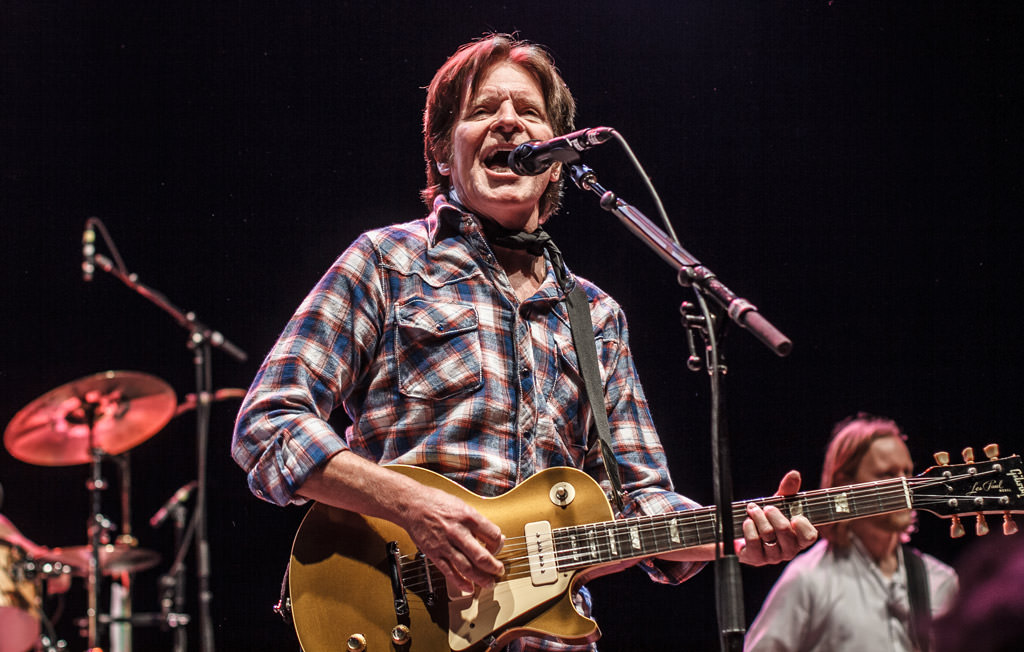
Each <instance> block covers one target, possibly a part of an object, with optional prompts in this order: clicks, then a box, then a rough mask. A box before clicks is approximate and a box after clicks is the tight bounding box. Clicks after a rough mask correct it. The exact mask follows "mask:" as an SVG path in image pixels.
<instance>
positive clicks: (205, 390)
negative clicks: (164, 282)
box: [95, 254, 248, 652]
mask: <svg viewBox="0 0 1024 652" xmlns="http://www.w3.org/2000/svg"><path fill="white" fill-rule="evenodd" d="M95 264H96V265H97V266H98V267H100V268H101V269H102V270H103V271H105V272H109V273H110V274H112V275H113V276H115V277H116V278H117V279H118V280H120V281H121V282H122V283H124V284H125V285H127V286H128V287H129V288H131V289H132V290H134V291H135V292H137V293H139V294H141V295H142V296H143V297H145V298H146V299H148V300H149V301H151V302H152V303H154V304H156V305H157V306H158V307H159V308H161V309H163V310H164V311H165V312H167V313H168V314H170V315H171V317H173V318H174V320H175V321H176V322H178V325H179V326H181V327H182V328H184V329H186V330H187V331H188V332H189V338H188V348H189V349H190V350H191V351H192V363H193V366H194V368H195V381H196V397H197V398H196V460H197V474H196V479H197V482H198V485H197V490H196V505H195V509H194V511H193V513H192V525H193V526H194V531H193V535H194V538H195V544H196V558H197V564H196V566H197V568H196V577H197V581H198V585H199V634H200V637H199V640H200V650H201V651H202V652H213V650H214V641H213V621H212V619H211V617H210V603H211V602H212V600H213V595H212V593H211V592H210V545H209V541H208V540H207V527H206V521H207V510H206V487H207V482H206V468H207V448H208V439H209V432H210V407H211V401H212V376H213V371H212V367H211V362H210V352H211V349H212V348H213V347H217V348H219V349H221V350H222V351H224V352H225V353H227V354H228V355H230V356H231V357H232V358H234V359H235V360H238V361H239V362H244V361H245V360H246V358H247V357H248V356H247V355H246V353H245V352H244V351H242V350H241V349H240V348H238V347H237V346H235V345H234V344H232V343H231V342H230V341H228V340H227V339H226V338H225V337H224V336H223V335H222V334H221V333H220V332H218V331H215V330H213V329H211V328H209V327H208V326H206V325H205V324H203V323H202V322H201V321H199V319H198V318H197V317H196V314H195V313H194V312H184V311H182V310H181V309H179V308H178V307H177V306H175V305H174V304H172V303H171V302H170V301H168V300H167V298H166V297H165V296H164V295H162V294H160V293H159V292H157V291H156V290H154V289H152V288H150V287H148V286H146V285H144V284H143V283H141V282H140V281H139V278H138V275H136V274H129V273H127V272H126V271H124V270H123V269H121V267H119V266H116V265H115V264H114V263H113V262H112V261H111V260H110V259H109V258H107V257H106V256H103V255H102V254H95ZM179 556H180V555H179Z"/></svg>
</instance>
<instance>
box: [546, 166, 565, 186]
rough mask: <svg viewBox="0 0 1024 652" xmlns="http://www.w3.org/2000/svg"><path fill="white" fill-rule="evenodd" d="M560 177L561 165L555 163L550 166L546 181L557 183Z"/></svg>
mask: <svg viewBox="0 0 1024 652" xmlns="http://www.w3.org/2000/svg"><path fill="white" fill-rule="evenodd" d="M561 176H562V164H561V163H555V164H554V165H552V166H551V171H550V176H549V177H548V180H549V182H550V183H554V182H555V181H558V179H559V178H560V177H561Z"/></svg>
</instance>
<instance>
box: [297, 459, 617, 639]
mask: <svg viewBox="0 0 1024 652" xmlns="http://www.w3.org/2000/svg"><path fill="white" fill-rule="evenodd" d="M388 468H389V469H392V470H394V471H395V472H397V473H402V474H404V475H407V476H409V477H411V478H413V479H415V480H417V481H418V482H420V483H422V484H425V485H427V486H430V487H434V488H436V489H441V490H443V491H445V492H447V493H449V494H452V495H455V496H457V497H459V498H461V499H462V500H464V501H465V502H466V503H468V504H469V505H470V506H472V507H474V508H475V509H477V510H478V511H479V512H480V513H481V514H483V515H484V516H485V517H487V518H488V519H490V520H491V521H493V522H494V523H495V524H497V525H498V526H499V527H500V528H501V531H502V532H503V533H504V534H505V536H506V539H507V540H508V541H509V542H511V541H513V540H516V538H518V540H519V541H523V540H524V539H523V537H524V536H525V531H524V530H525V528H526V526H527V524H530V523H536V522H542V521H546V522H548V523H550V526H551V528H552V529H554V528H559V527H567V526H572V525H581V524H587V523H598V522H603V521H609V520H611V519H612V518H613V514H612V510H611V506H610V505H609V504H608V500H607V499H606V498H605V495H604V492H603V491H602V490H601V487H600V486H599V485H598V484H597V483H596V482H594V480H593V479H591V478H590V477H589V476H588V475H586V474H585V473H583V472H581V471H577V470H575V469H570V468H562V467H559V468H554V469H548V470H546V471H543V472H541V473H538V474H536V475H534V476H532V477H530V478H529V479H527V480H526V481H525V482H524V483H523V484H521V485H519V486H517V487H515V488H514V489H513V490H512V491H510V492H508V493H506V494H504V495H502V496H499V497H496V498H484V497H481V496H478V495H476V494H474V493H472V492H470V491H467V490H466V489H464V488H462V487H461V486H459V485H457V484H455V483H454V482H452V481H451V480H448V479H447V478H445V477H443V476H441V475H439V474H436V473H434V472H432V471H428V470H425V469H421V468H417V467H410V466H390V467H388ZM555 488H568V489H569V490H570V493H571V495H572V499H571V500H570V501H568V502H567V504H564V505H562V504H558V503H559V502H560V501H559V500H558V499H557V498H556V497H555V495H554V494H555ZM561 502H565V501H564V500H563V501H561ZM389 542H395V543H397V546H398V549H399V551H400V554H401V556H402V557H403V558H404V559H405V560H406V561H407V562H411V560H413V559H414V558H415V555H416V553H417V552H418V551H417V549H416V547H415V545H414V544H413V542H412V539H411V538H410V537H409V535H408V534H407V533H406V532H405V531H404V530H402V529H401V528H400V527H398V526H397V525H395V524H393V523H391V522H390V521H386V520H383V519H377V518H370V517H365V516H362V515H360V514H356V513H353V512H349V511H346V510H342V509H337V508H334V507H329V506H327V505H324V504H321V503H316V504H314V505H313V507H312V508H310V510H309V512H308V513H307V514H306V517H305V518H304V519H303V521H302V524H301V525H300V526H299V530H298V532H297V533H296V535H295V542H294V544H293V546H292V554H291V571H290V580H289V589H290V592H291V600H292V612H293V614H294V621H295V630H296V633H297V635H298V638H299V643H300V645H301V646H302V649H303V650H304V651H305V652H326V651H328V650H329V651H331V652H337V651H339V650H348V649H355V650H359V649H365V650H367V652H379V651H392V650H397V651H403V652H405V651H407V652H438V651H439V650H453V651H455V652H461V651H462V650H483V649H486V648H487V646H488V645H490V644H493V645H499V646H500V645H504V644H506V643H507V642H509V641H511V640H513V639H515V638H518V637H520V636H523V635H526V634H529V633H535V634H537V635H540V636H543V637H547V638H560V639H563V640H565V641H571V642H584V641H590V640H595V639H597V638H598V637H599V636H600V632H599V631H598V629H597V624H596V623H595V622H594V621H593V620H590V619H589V618H585V617H583V616H581V615H580V614H579V613H578V612H577V611H576V609H575V608H574V606H573V604H572V593H573V589H574V588H575V586H576V583H577V581H582V579H583V577H582V574H580V573H577V572H575V571H559V572H557V578H556V579H554V580H553V581H552V580H545V581H544V582H537V581H535V578H531V576H530V574H529V573H526V574H525V576H524V574H523V573H518V574H514V575H515V576H513V574H512V573H509V572H506V577H505V578H503V579H502V580H500V581H498V582H496V584H495V586H494V588H493V589H492V590H488V591H486V592H482V591H478V592H477V593H476V594H474V595H473V596H467V597H456V598H452V599H448V598H447V597H446V594H445V589H444V586H443V583H442V581H441V579H440V574H439V573H435V579H434V580H433V581H434V582H435V583H436V584H437V585H440V586H436V585H435V586H434V587H433V588H434V589H435V591H434V593H433V594H430V593H428V592H427V591H426V590H425V585H424V582H423V581H422V580H423V574H421V575H419V576H418V580H419V581H414V578H411V577H409V575H410V574H409V573H406V574H405V576H404V577H403V579H404V580H406V584H407V585H408V586H409V590H406V591H405V595H406V598H407V600H408V615H407V616H405V617H402V616H399V615H396V609H395V600H394V592H393V591H392V580H391V566H392V564H391V554H390V553H389V552H388V544H389ZM519 545H520V546H523V545H524V544H522V543H520V544H519ZM507 548H509V543H506V549H507ZM505 552H506V551H503V553H505ZM499 558H501V555H499ZM412 568H413V569H419V568H420V565H419V564H413V566H412ZM431 595H433V596H434V598H435V599H434V600H433V604H430V602H431V600H430V596H431ZM400 624H405V625H406V626H407V627H408V630H409V639H408V641H407V642H405V643H400V644H395V643H394V642H393V641H392V629H393V628H394V627H395V626H396V625H400ZM492 637H493V638H492ZM350 640H351V641H352V643H351V645H352V646H353V647H346V646H348V645H350ZM362 641H365V648H360V647H359V645H360V644H361V642H362Z"/></svg>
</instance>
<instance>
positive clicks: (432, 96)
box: [420, 34, 576, 218]
mask: <svg viewBox="0 0 1024 652" xmlns="http://www.w3.org/2000/svg"><path fill="white" fill-rule="evenodd" d="M505 61H510V62H512V63H515V64H517V65H519V66H522V67H523V68H524V69H525V70H526V71H527V72H529V73H530V74H531V75H533V77H534V78H535V79H536V80H537V83H538V84H540V88H541V93H542V95H543V96H544V109H545V111H546V112H547V117H548V121H549V122H550V123H551V128H552V130H553V131H554V134H555V135H556V136H561V135H562V134H566V133H568V132H570V131H572V129H573V127H574V125H575V120H576V100H574V99H573V97H572V93H570V92H569V88H568V87H567V86H566V85H565V82H564V81H563V80H562V76H561V75H560V74H559V73H558V69H557V68H556V67H555V63H554V60H553V59H552V58H551V55H550V54H549V53H548V51H547V50H546V49H544V48H543V47H542V46H540V45H536V44H534V43H530V42H528V41H522V40H519V39H517V38H516V37H515V36H513V35H511V34H489V35H487V36H485V37H483V38H481V39H478V40H476V41H472V42H470V43H466V44H465V45H463V46H462V47H460V48H459V49H458V51H456V52H455V54H453V55H452V56H451V57H449V59H448V61H446V62H445V63H444V65H443V66H441V68H440V69H439V70H438V71H437V73H436V74H435V75H434V79H433V80H432V81H431V82H430V86H428V87H427V104H426V108H425V109H424V111H423V157H424V159H426V162H427V187H426V188H424V189H423V191H422V192H421V193H420V195H421V196H422V197H423V201H424V202H425V203H426V205H427V208H428V209H431V208H433V205H434V198H435V197H437V195H439V194H442V193H448V192H449V191H450V190H451V179H449V178H448V177H447V176H445V175H443V174H441V173H440V172H439V171H438V169H437V163H438V161H448V160H449V159H450V158H451V154H452V131H453V130H454V128H455V123H456V121H457V120H458V118H459V115H460V114H461V112H462V102H463V100H464V99H465V98H466V96H467V95H472V94H473V93H475V92H476V90H477V86H478V84H479V83H480V81H481V80H482V79H483V77H484V76H485V75H486V73H487V71H489V70H490V69H491V68H492V67H493V66H495V65H496V64H499V63H502V62H505ZM564 176H565V175H561V176H559V179H558V181H553V182H551V183H550V184H548V187H547V190H546V191H545V192H544V195H543V197H541V200H540V215H541V217H542V218H546V217H549V216H550V215H552V214H553V213H554V212H555V211H557V210H558V207H559V205H560V204H561V201H562V177H564Z"/></svg>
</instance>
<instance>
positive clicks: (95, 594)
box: [81, 397, 110, 652]
mask: <svg viewBox="0 0 1024 652" xmlns="http://www.w3.org/2000/svg"><path fill="white" fill-rule="evenodd" d="M81 405H82V411H83V413H84V415H85V424H86V426H87V428H88V433H89V454H90V457H91V461H90V466H91V474H90V476H89V481H88V482H87V483H86V489H87V490H88V491H89V496H90V511H89V524H88V534H89V574H88V577H87V580H86V582H87V585H88V594H89V602H88V608H87V610H86V616H87V618H88V642H89V652H99V651H100V650H101V648H100V647H99V591H100V580H101V578H102V576H103V571H102V569H101V568H100V546H101V545H103V538H104V536H105V535H106V533H107V531H108V530H109V529H110V522H109V521H108V520H107V518H106V517H105V516H103V513H102V511H101V509H102V498H103V493H102V492H103V490H105V489H106V488H107V481H106V480H105V479H104V478H103V458H104V456H105V455H106V453H105V451H104V450H103V449H101V448H99V447H97V446H96V408H98V407H99V403H96V402H95V401H90V400H89V397H84V398H82V399H81Z"/></svg>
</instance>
